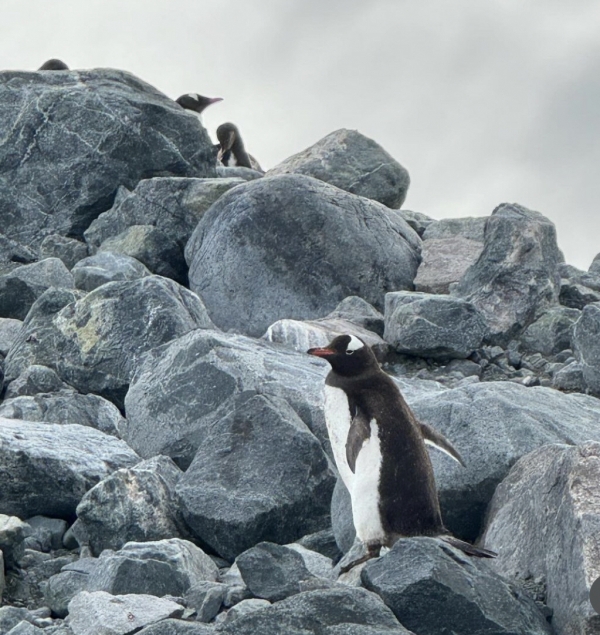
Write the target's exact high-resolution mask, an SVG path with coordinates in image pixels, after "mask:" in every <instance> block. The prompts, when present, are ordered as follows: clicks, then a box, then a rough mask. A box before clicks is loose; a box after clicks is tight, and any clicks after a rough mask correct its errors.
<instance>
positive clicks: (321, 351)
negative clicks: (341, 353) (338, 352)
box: [306, 348, 335, 357]
mask: <svg viewBox="0 0 600 635" xmlns="http://www.w3.org/2000/svg"><path fill="white" fill-rule="evenodd" d="M306 352H307V353H308V354H309V355H315V357H329V356H330V355H335V351H334V350H333V349H332V348H309V349H308V350H307V351H306Z"/></svg>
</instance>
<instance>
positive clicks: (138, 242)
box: [99, 225, 187, 285]
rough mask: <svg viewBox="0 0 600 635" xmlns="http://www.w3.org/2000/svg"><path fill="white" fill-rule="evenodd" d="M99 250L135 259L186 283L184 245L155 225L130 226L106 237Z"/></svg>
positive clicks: (161, 273) (158, 272) (152, 270)
mask: <svg viewBox="0 0 600 635" xmlns="http://www.w3.org/2000/svg"><path fill="white" fill-rule="evenodd" d="M99 251H100V252H103V251H109V252H111V253H115V254H122V255H124V256H129V257H131V258H135V259H136V260H138V261H139V262H141V263H142V264H143V265H145V266H146V267H147V268H148V269H149V270H150V271H151V272H152V273H155V274H157V275H159V276H164V277H165V278H171V279H172V280H175V282H178V283H179V284H184V285H185V284H187V265H186V263H185V258H184V257H183V247H182V246H180V245H178V244H177V243H176V242H175V241H174V240H173V239H171V238H170V237H169V236H167V234H165V233H164V232H163V231H161V230H160V229H157V228H156V227H153V226H152V225H131V227H128V228H127V229H126V230H125V231H123V232H121V233H120V234H118V235H116V236H111V237H110V238H107V239H106V240H105V241H104V242H103V243H102V245H101V246H100V250H99Z"/></svg>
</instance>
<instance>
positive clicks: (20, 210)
mask: <svg viewBox="0 0 600 635" xmlns="http://www.w3.org/2000/svg"><path fill="white" fill-rule="evenodd" d="M0 80H1V81H0V103H2V104H3V108H2V114H1V118H0V133H1V134H0V138H2V139H3V142H2V144H0V164H1V165H3V166H4V169H3V172H2V175H1V176H0V216H1V217H2V218H3V219H4V222H3V227H2V231H3V232H4V234H6V235H7V236H8V237H9V238H10V237H18V240H19V242H21V243H23V244H25V245H32V246H34V247H37V246H39V245H40V243H41V242H42V241H43V239H44V238H45V237H46V236H48V235H50V234H60V235H62V236H72V237H79V236H81V235H82V233H83V231H84V230H85V229H87V227H88V225H89V224H90V222H91V221H92V220H93V219H94V218H96V216H98V214H100V213H101V212H104V211H106V210H107V209H108V208H109V207H110V206H111V204H112V200H113V198H114V196H115V192H116V190H117V188H118V186H119V185H124V186H126V187H128V188H130V189H132V188H133V187H134V186H135V185H136V184H137V183H138V181H140V179H142V178H148V177H150V176H194V177H205V176H214V175H215V169H214V160H215V159H214V157H215V149H214V148H213V145H212V143H211V141H210V138H209V136H208V134H207V133H206V131H205V130H204V128H202V127H201V125H200V124H199V122H198V120H197V118H196V117H195V116H194V115H193V114H192V113H189V112H186V111H185V110H183V109H182V108H180V107H179V106H178V105H177V104H176V103H175V102H173V101H172V100H170V99H168V98H167V97H166V96H165V95H163V94H162V93H160V92H159V91H157V90H156V89H155V88H153V87H152V86H150V85H148V84H146V83H145V82H143V81H141V80H139V79H138V78H136V77H134V76H133V75H130V74H129V73H125V72H123V71H118V70H113V69H94V70H81V71H68V72H61V73H47V72H36V73H27V72H22V71H2V74H1V75H0ZM74 113H77V116H74Z"/></svg>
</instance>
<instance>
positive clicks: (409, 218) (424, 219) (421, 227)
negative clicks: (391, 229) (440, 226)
mask: <svg viewBox="0 0 600 635" xmlns="http://www.w3.org/2000/svg"><path fill="white" fill-rule="evenodd" d="M400 214H401V215H402V218H404V220H405V221H406V222H407V223H408V224H409V225H410V226H411V227H412V228H413V229H414V230H415V231H416V232H417V234H419V236H420V237H421V238H422V237H423V234H424V233H425V230H426V229H427V228H428V227H429V225H431V224H432V223H436V222H437V221H436V220H434V219H433V218H431V217H430V216H427V214H422V213H421V212H412V211H410V210H407V209H403V210H400Z"/></svg>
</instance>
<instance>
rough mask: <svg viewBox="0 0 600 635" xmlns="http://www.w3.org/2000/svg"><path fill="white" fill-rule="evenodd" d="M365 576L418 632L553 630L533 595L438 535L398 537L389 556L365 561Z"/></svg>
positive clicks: (524, 634)
mask: <svg viewBox="0 0 600 635" xmlns="http://www.w3.org/2000/svg"><path fill="white" fill-rule="evenodd" d="M513 539H514V535H513ZM361 579H362V583H363V585H364V586H365V587H366V588H367V589H369V590H371V591H374V592H375V593H377V594H378V595H379V596H380V597H381V598H382V599H383V601H384V602H385V603H386V605H387V606H389V607H390V608H391V609H392V611H393V612H394V615H395V616H396V617H397V618H398V620H399V621H400V622H401V623H402V624H403V625H404V626H406V627H407V628H409V629H412V630H413V631H414V632H415V633H426V634H427V635H447V634H448V633H461V634H464V635H467V634H468V635H471V634H472V635H479V633H493V634H494V635H514V634H515V633H519V635H551V633H552V629H551V628H550V626H549V624H548V623H547V622H546V619H545V618H544V616H543V615H542V613H541V612H540V611H539V609H538V608H537V606H536V604H535V603H534V601H533V600H532V599H530V598H529V597H528V596H526V595H525V594H524V593H518V592H517V591H516V589H515V588H513V587H512V586H511V585H510V584H509V583H508V582H507V581H505V580H504V579H503V578H501V577H500V576H499V575H498V574H496V573H495V572H494V571H492V570H491V569H490V568H489V567H488V566H487V564H486V563H484V562H482V561H481V560H478V559H477V558H469V557H467V556H465V555H464V554H462V553H461V552H459V551H457V550H456V549H453V548H452V547H449V546H445V545H444V543H442V542H441V541H438V540H436V539H434V538H402V539H400V540H399V541H398V542H396V544H395V545H394V547H393V548H392V550H391V551H390V552H389V553H388V554H386V555H385V556H383V557H381V558H379V559H377V560H375V561H371V562H369V563H367V566H366V567H365V568H364V569H363V571H362V573H361Z"/></svg>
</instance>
